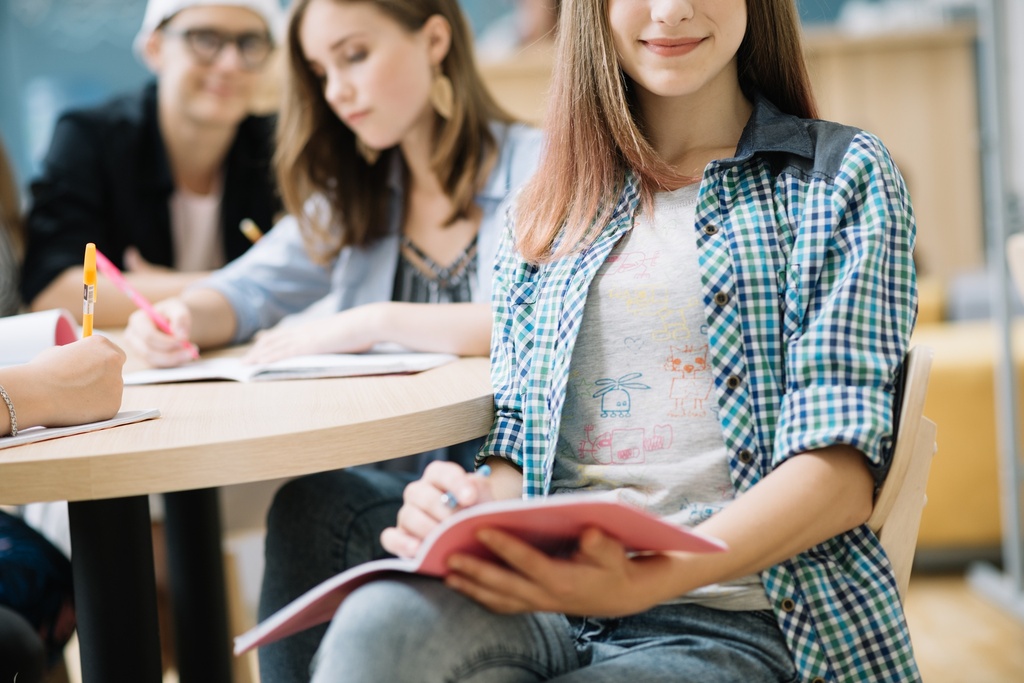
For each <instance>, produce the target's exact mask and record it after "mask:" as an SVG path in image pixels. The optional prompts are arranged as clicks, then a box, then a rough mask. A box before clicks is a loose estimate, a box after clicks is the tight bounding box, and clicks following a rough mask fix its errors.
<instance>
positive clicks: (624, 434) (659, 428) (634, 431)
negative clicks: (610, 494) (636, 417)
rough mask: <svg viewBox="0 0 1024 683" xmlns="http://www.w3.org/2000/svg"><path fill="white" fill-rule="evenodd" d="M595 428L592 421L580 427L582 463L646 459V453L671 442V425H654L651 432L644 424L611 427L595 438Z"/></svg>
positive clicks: (611, 462)
mask: <svg viewBox="0 0 1024 683" xmlns="http://www.w3.org/2000/svg"><path fill="white" fill-rule="evenodd" d="M594 428H595V427H594V425H586V426H585V427H584V428H583V431H584V433H585V436H584V437H583V440H582V441H580V447H579V460H580V462H581V463H597V464H598V465H635V464H640V463H643V462H645V461H646V460H647V458H646V455H647V454H648V453H651V452H653V451H663V450H667V449H668V448H670V447H671V446H672V425H667V424H666V425H654V428H653V429H651V430H650V432H648V431H647V430H646V429H644V428H643V427H639V428H631V429H613V430H611V431H610V432H603V433H601V434H600V435H598V436H597V438H594V437H593V433H594Z"/></svg>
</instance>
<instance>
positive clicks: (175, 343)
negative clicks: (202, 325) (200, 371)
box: [124, 298, 196, 368]
mask: <svg viewBox="0 0 1024 683" xmlns="http://www.w3.org/2000/svg"><path fill="white" fill-rule="evenodd" d="M153 308H155V309H156V310H157V311H158V312H159V313H160V314H161V315H163V316H164V317H165V318H166V319H167V322H168V323H169V324H170V326H171V330H172V331H173V332H174V335H169V334H166V333H165V332H162V331H161V330H160V329H159V328H158V327H157V326H156V324H155V323H154V322H153V321H152V320H151V319H150V317H149V316H148V315H146V312H145V311H141V310H139V311H135V312H134V313H132V314H131V315H130V316H128V325H127V326H126V327H125V330H124V342H125V344H126V345H128V346H129V347H130V348H131V349H132V350H133V351H134V352H136V353H137V354H138V355H139V356H140V357H141V358H142V359H143V360H144V361H146V363H148V364H149V365H152V366H153V367H157V368H172V367H176V366H178V365H183V364H185V363H187V362H189V361H190V360H193V359H194V358H195V355H194V354H195V351H196V347H195V344H191V343H190V344H188V345H187V346H186V345H185V344H182V340H188V339H189V338H190V335H191V332H192V312H191V310H190V309H189V307H188V306H187V305H186V304H185V302H184V301H182V300H181V299H178V298H174V299H165V300H163V301H161V302H159V303H157V304H156V305H154V306H153Z"/></svg>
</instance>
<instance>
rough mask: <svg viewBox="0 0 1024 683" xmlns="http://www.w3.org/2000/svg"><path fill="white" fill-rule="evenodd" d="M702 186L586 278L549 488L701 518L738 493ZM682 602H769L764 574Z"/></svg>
mask: <svg viewBox="0 0 1024 683" xmlns="http://www.w3.org/2000/svg"><path fill="white" fill-rule="evenodd" d="M698 190H699V186H698V185H697V184H693V185H688V186H686V187H683V188H680V189H678V190H675V191H673V192H664V193H659V194H657V195H656V196H655V200H654V212H653V213H654V215H653V216H646V215H641V216H640V218H638V219H637V221H636V224H635V225H634V228H633V229H632V230H630V231H629V232H627V233H626V234H625V235H624V236H623V237H622V239H620V240H619V243H618V244H617V245H616V246H615V249H614V250H613V251H612V253H611V255H610V256H609V258H608V260H607V261H606V262H605V264H604V265H603V266H602V267H601V269H600V271H599V272H598V273H597V275H596V277H595V278H594V281H593V282H592V283H591V285H590V293H589V295H588V297H587V303H586V308H585V310H584V314H583V323H582V326H581V328H580V332H579V337H578V339H577V341H576V346H575V348H574V350H573V355H572V361H571V365H570V370H569V387H568V392H567V394H566V398H565V407H564V410H563V413H562V423H561V429H560V432H559V441H558V449H557V452H556V458H555V469H554V476H553V480H552V490H553V491H568V490H581V489H588V490H599V491H608V492H609V495H610V496H614V497H615V498H618V499H620V500H622V501H623V502H626V503H630V504H633V505H636V506H639V507H641V508H643V509H645V510H647V511H648V512H650V513H652V514H655V515H658V516H660V517H663V518H665V519H668V520H670V521H673V522H676V523H678V524H680V525H685V526H690V527H692V526H696V525H697V524H699V523H700V522H702V521H704V520H706V519H707V518H708V517H710V516H711V515H713V514H715V513H716V512H718V511H719V510H721V509H722V508H724V507H725V506H726V505H728V504H729V503H730V502H731V501H732V499H733V497H734V494H735V491H734V489H733V485H732V481H731V480H730V477H729V468H728V462H727V456H726V449H725V442H724V441H723V438H722V431H721V426H720V424H719V420H718V405H717V401H716V397H715V391H714V385H713V379H712V373H711V369H710V368H709V367H708V364H707V354H708V332H707V322H706V317H705V314H704V302H703V295H702V292H701V283H700V274H699V271H698V267H697V248H696V244H695V237H694V232H693V231H694V212H695V208H696V201H697V192H698ZM676 602H699V603H700V604H703V605H706V606H709V607H716V608H719V609H743V610H751V609H768V608H769V604H768V599H767V597H766V596H765V592H764V589H763V588H762V586H761V582H760V579H759V578H758V576H757V575H750V576H747V577H744V578H742V579H738V580H736V581H732V582H729V583H727V584H718V585H714V586H708V587H705V588H702V589H700V590H698V591H695V592H694V593H691V594H689V595H687V596H683V597H681V598H679V599H678V600H676Z"/></svg>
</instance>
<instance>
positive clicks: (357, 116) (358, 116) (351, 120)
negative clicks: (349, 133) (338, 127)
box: [341, 110, 370, 126]
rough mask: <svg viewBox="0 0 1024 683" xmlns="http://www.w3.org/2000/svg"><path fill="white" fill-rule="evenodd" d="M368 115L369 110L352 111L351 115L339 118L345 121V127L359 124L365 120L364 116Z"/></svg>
mask: <svg viewBox="0 0 1024 683" xmlns="http://www.w3.org/2000/svg"><path fill="white" fill-rule="evenodd" d="M369 113H370V112H369V110H364V111H354V112H352V113H351V114H345V115H344V116H342V117H341V118H342V120H344V121H345V123H346V124H347V125H349V126H351V125H353V124H356V123H359V122H360V121H361V120H363V119H364V118H366V115H367V114H369Z"/></svg>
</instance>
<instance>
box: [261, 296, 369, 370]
mask: <svg viewBox="0 0 1024 683" xmlns="http://www.w3.org/2000/svg"><path fill="white" fill-rule="evenodd" d="M380 309H381V305H380V304H367V305H365V306H357V307H355V308H350V309H348V310H346V311H342V312H340V313H333V314H331V315H330V316H327V317H326V318H318V319H317V320H312V321H309V322H301V323H293V324H285V325H282V326H279V327H275V328H273V329H270V330H264V331H263V332H260V333H258V334H257V335H256V343H255V344H253V346H252V348H251V349H250V350H249V352H248V353H247V354H246V355H245V361H246V362H248V363H271V362H273V361H275V360H281V359H282V358H291V357H293V356H307V355H311V354H318V353H360V352H362V351H368V350H370V348H371V347H372V346H373V345H374V344H375V343H376V341H377V337H378V335H377V330H378V328H379V313H380Z"/></svg>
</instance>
